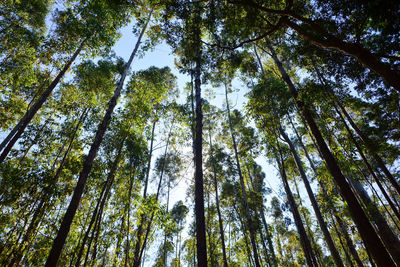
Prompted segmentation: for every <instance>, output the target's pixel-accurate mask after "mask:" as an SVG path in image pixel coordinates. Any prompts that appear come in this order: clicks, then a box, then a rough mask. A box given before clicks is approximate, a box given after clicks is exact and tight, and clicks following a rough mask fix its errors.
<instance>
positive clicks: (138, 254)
mask: <svg viewBox="0 0 400 267" xmlns="http://www.w3.org/2000/svg"><path fill="white" fill-rule="evenodd" d="M173 125H174V123H172V124H171V128H170V130H169V133H168V137H167V143H166V145H165V150H164V162H163V164H162V167H161V173H160V180H159V182H158V187H157V193H156V201H158V197H159V195H160V190H161V184H162V180H163V175H164V169H165V158H166V156H167V152H168V146H169V141H170V137H171V132H172V128H173ZM153 134H154V129H153ZM152 138H153V137H152ZM150 146H151V147H152V145H150ZM168 200H169V181H168ZM167 206H168V203H167ZM154 215H155V213H154V212H152V213H151V216H150V219H149V223H148V225H147V229H146V232H145V236H144V240H143V245H141V244H140V240H141V235H142V233H143V227H144V222H142V221H141V223H140V225H139V227H138V231H137V233H138V234H137V242H136V246H135V253H134V260H133V267H139V266H140V263H141V260H142V255H143V253H144V250H145V248H146V243H147V238H148V236H149V234H150V231H151V226H152V223H153V218H154ZM139 230H140V231H141V233H140V235H139Z"/></svg>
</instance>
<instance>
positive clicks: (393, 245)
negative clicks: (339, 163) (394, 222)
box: [349, 177, 400, 266]
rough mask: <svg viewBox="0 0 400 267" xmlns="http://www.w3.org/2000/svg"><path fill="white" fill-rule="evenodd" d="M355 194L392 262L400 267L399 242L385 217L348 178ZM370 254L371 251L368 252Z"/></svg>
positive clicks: (353, 181)
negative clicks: (357, 195) (367, 211)
mask: <svg viewBox="0 0 400 267" xmlns="http://www.w3.org/2000/svg"><path fill="white" fill-rule="evenodd" d="M349 180H350V182H351V183H352V185H353V187H354V189H355V190H356V192H357V193H358V194H359V195H360V197H361V199H362V201H363V202H364V203H365V205H366V206H367V207H368V210H369V212H370V214H371V220H372V221H373V222H374V223H375V225H376V227H377V231H378V233H379V234H380V236H381V238H382V240H383V243H384V244H385V246H386V248H387V250H388V251H389V253H390V255H391V256H392V258H393V260H394V261H395V262H396V264H398V265H399V266H400V241H399V239H398V238H397V236H396V235H395V234H394V233H393V231H392V229H391V228H390V226H389V225H388V223H387V222H386V219H385V217H383V215H382V214H381V213H380V211H379V209H378V207H377V206H376V205H375V203H374V202H373V201H372V200H371V198H370V197H369V195H368V193H367V192H366V191H365V190H364V188H363V187H362V186H361V185H360V184H359V183H358V182H356V181H355V180H354V179H353V178H351V177H349ZM370 252H371V251H370Z"/></svg>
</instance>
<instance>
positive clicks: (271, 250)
mask: <svg viewBox="0 0 400 267" xmlns="http://www.w3.org/2000/svg"><path fill="white" fill-rule="evenodd" d="M246 168H247V172H248V174H249V177H250V180H251V181H253V179H252V177H251V172H250V170H249V168H248V167H247V166H246ZM252 188H253V190H254V191H256V189H255V187H254V184H253V182H252ZM259 217H261V221H262V224H263V226H264V229H265V235H266V237H267V242H268V248H269V251H270V253H271V254H272V255H271V256H272V265H273V266H278V262H277V259H276V255H275V250H274V245H273V243H272V237H271V231H270V229H269V226H268V224H267V221H266V219H265V214H264V203H262V205H261V207H260V208H259ZM269 264H270V263H269Z"/></svg>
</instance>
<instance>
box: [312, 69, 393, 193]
mask: <svg viewBox="0 0 400 267" xmlns="http://www.w3.org/2000/svg"><path fill="white" fill-rule="evenodd" d="M314 69H315V71H316V73H317V75H318V78H319V80H320V82H321V83H322V84H323V85H325V86H326V80H325V78H324V76H323V75H322V74H321V72H320V71H319V69H318V68H317V67H316V66H314ZM328 93H329V95H330V97H331V99H332V101H333V102H334V104H333V106H334V108H335V110H336V112H337V113H338V114H339V116H340V117H341V119H342V121H343V123H344V125H345V127H346V130H347V132H348V133H349V135H350V137H351V139H352V141H353V142H354V144H355V145H356V146H357V149H358V151H360V153H362V150H361V148H359V146H358V144H357V141H356V140H355V138H354V136H353V133H352V132H351V130H350V129H349V127H348V126H347V124H346V121H345V120H344V118H343V116H342V114H341V113H340V112H339V111H338V108H337V106H338V107H339V109H340V110H341V111H342V112H343V114H344V116H345V117H346V119H347V121H348V122H349V123H350V125H351V127H352V128H353V129H354V131H355V132H356V133H357V135H358V136H359V137H360V139H361V141H362V142H363V143H364V145H365V147H366V148H367V149H368V151H369V152H370V153H371V155H372V157H373V158H374V159H375V160H376V162H377V164H378V167H379V168H380V169H381V170H382V171H383V173H384V174H385V176H386V177H387V178H388V180H389V182H390V183H391V184H392V186H393V187H394V189H395V190H396V192H397V194H398V196H400V185H399V183H398V182H397V181H396V179H395V178H394V177H393V175H392V173H391V172H390V171H389V170H388V168H387V167H386V164H385V163H384V161H383V159H382V158H381V157H380V156H379V155H378V154H377V153H376V150H375V149H374V148H373V147H372V146H371V144H372V142H371V140H369V138H368V137H367V136H366V135H365V134H364V133H363V132H362V131H361V129H360V128H358V126H357V124H356V123H355V122H354V120H353V118H352V117H351V116H350V114H349V113H348V112H347V110H346V109H345V107H344V106H343V105H342V103H341V102H340V100H339V99H338V97H337V96H336V95H335V93H334V92H333V90H332V89H331V88H329V90H328ZM336 105H337V106H336ZM363 160H364V158H363ZM364 161H366V160H364ZM367 167H368V166H367ZM374 179H375V177H374Z"/></svg>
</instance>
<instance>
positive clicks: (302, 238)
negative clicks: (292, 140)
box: [276, 144, 318, 267]
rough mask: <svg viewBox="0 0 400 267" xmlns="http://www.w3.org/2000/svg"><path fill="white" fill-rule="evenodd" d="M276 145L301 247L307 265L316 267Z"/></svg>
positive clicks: (282, 160) (284, 185) (278, 160)
mask: <svg viewBox="0 0 400 267" xmlns="http://www.w3.org/2000/svg"><path fill="white" fill-rule="evenodd" d="M277 145H278V152H279V154H280V159H279V158H278V156H277V157H276V161H277V163H278V166H279V170H280V173H281V178H282V182H283V187H284V189H285V193H286V197H287V199H288V202H289V205H290V210H291V211H292V214H293V218H294V222H295V224H296V227H297V232H298V233H299V236H300V243H301V246H302V248H303V252H304V256H305V257H306V261H307V265H308V266H309V267H318V264H317V261H316V259H315V257H314V253H313V252H312V247H311V243H310V240H309V239H308V237H307V234H306V230H305V228H304V225H303V222H302V220H301V217H300V213H299V211H298V209H297V205H296V202H295V200H294V197H293V194H292V191H291V190H290V187H289V183H288V181H287V176H286V170H285V165H284V159H283V156H282V154H281V153H282V152H281V149H280V148H279V144H277Z"/></svg>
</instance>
